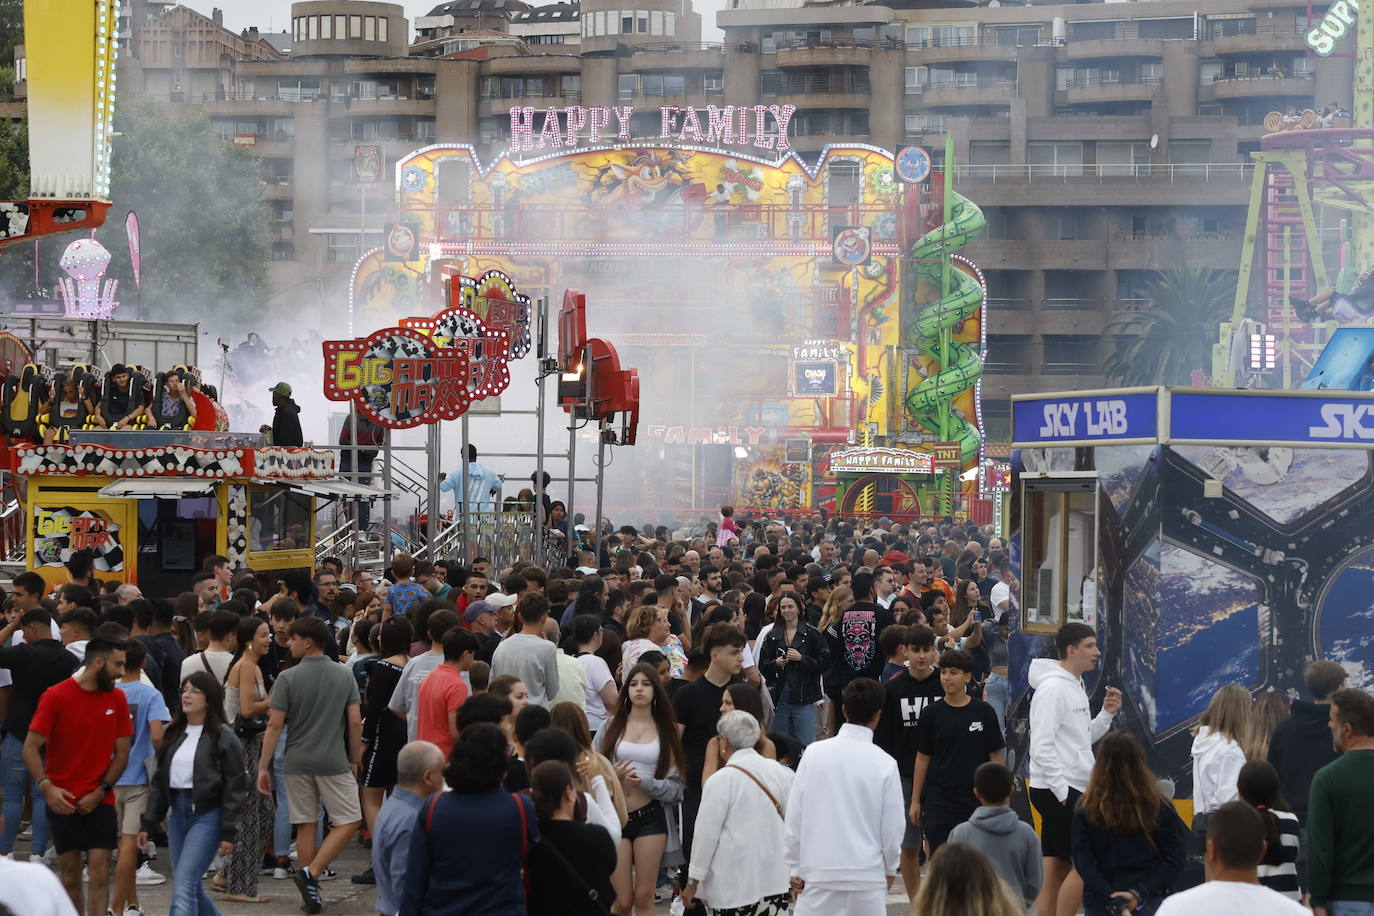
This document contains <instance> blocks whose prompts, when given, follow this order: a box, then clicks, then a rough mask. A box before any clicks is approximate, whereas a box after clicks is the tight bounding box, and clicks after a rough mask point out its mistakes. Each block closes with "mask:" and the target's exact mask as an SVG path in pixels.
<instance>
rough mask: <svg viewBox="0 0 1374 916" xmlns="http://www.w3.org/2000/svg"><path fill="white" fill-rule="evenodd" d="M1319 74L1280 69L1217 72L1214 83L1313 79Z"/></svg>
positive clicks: (1213, 78) (1213, 79) (1213, 77)
mask: <svg viewBox="0 0 1374 916" xmlns="http://www.w3.org/2000/svg"><path fill="white" fill-rule="evenodd" d="M1316 78H1317V75H1316V74H1315V73H1312V72H1311V71H1306V72H1302V73H1286V72H1284V71H1282V70H1280V71H1277V72H1275V71H1272V70H1269V71H1265V72H1263V73H1217V74H1214V75H1213V76H1212V82H1214V83H1239V82H1244V81H1247V80H1311V79H1316Z"/></svg>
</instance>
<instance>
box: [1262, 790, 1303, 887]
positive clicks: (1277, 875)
mask: <svg viewBox="0 0 1374 916" xmlns="http://www.w3.org/2000/svg"><path fill="white" fill-rule="evenodd" d="M1270 813H1272V814H1274V815H1277V816H1278V819H1279V840H1280V842H1282V844H1283V861H1282V862H1281V863H1280V864H1278V865H1260V867H1259V882H1260V884H1263V885H1264V886H1265V887H1267V888H1269V889H1270V890H1271V891H1278V892H1279V893H1280V894H1283V895H1284V896H1285V897H1289V898H1291V899H1293V900H1297V901H1301V900H1302V891H1301V890H1299V888H1298V816H1297V815H1296V814H1294V813H1293V812H1291V811H1271V812H1270Z"/></svg>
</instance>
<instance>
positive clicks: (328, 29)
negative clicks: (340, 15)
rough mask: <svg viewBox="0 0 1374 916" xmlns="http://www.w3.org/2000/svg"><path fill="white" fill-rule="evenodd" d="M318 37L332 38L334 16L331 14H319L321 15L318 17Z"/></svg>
mask: <svg viewBox="0 0 1374 916" xmlns="http://www.w3.org/2000/svg"><path fill="white" fill-rule="evenodd" d="M320 37H321V38H333V37H334V17H333V16H321V17H320Z"/></svg>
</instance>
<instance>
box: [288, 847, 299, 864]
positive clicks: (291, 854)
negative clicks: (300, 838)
mask: <svg viewBox="0 0 1374 916" xmlns="http://www.w3.org/2000/svg"><path fill="white" fill-rule="evenodd" d="M287 855H288V856H290V857H291V858H292V859H296V860H297V861H299V860H300V856H298V855H296V844H295V843H292V844H291V850H290V851H289V852H288V853H287Z"/></svg>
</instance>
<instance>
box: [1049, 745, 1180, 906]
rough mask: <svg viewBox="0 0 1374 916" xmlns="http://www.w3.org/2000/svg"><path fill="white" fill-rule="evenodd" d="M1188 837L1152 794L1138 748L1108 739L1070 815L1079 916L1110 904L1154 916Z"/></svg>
mask: <svg viewBox="0 0 1374 916" xmlns="http://www.w3.org/2000/svg"><path fill="white" fill-rule="evenodd" d="M1187 846H1188V831H1187V828H1185V827H1184V826H1183V821H1182V820H1180V819H1179V816H1178V812H1176V811H1175V810H1174V806H1173V803H1172V802H1170V801H1169V800H1168V799H1166V798H1165V797H1164V796H1163V794H1161V793H1160V791H1159V785H1158V783H1157V781H1156V778H1155V774H1154V773H1153V772H1151V770H1150V767H1149V765H1148V764H1147V763H1146V762H1145V751H1144V750H1143V749H1142V748H1141V746H1140V742H1139V741H1137V740H1136V739H1135V737H1134V736H1132V735H1131V734H1129V733H1127V732H1112V733H1111V734H1109V735H1107V737H1105V738H1103V739H1102V743H1101V744H1100V745H1099V746H1098V749H1097V762H1096V763H1095V764H1093V772H1092V777H1091V778H1090V779H1089V780H1088V791H1087V792H1085V793H1083V798H1082V800H1081V801H1080V803H1079V806H1078V810H1077V811H1075V812H1074V815H1073V864H1074V867H1075V868H1076V869H1078V873H1079V874H1080V875H1081V876H1082V877H1083V911H1084V913H1085V916H1107V914H1108V913H1110V912H1114V911H1113V910H1110V909H1109V908H1108V907H1109V905H1116V906H1120V904H1114V903H1113V902H1114V901H1115V900H1120V901H1122V902H1123V903H1124V905H1125V909H1124V910H1117V911H1115V912H1127V913H1132V914H1135V916H1148V914H1150V913H1153V912H1154V911H1155V909H1156V908H1157V907H1158V906H1159V904H1160V902H1161V901H1162V900H1163V898H1164V896H1165V895H1166V894H1168V893H1169V887H1170V885H1171V884H1172V883H1173V881H1174V878H1176V877H1177V876H1178V873H1179V872H1180V871H1181V870H1182V869H1183V863H1184V860H1185V859H1186V857H1187Z"/></svg>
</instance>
